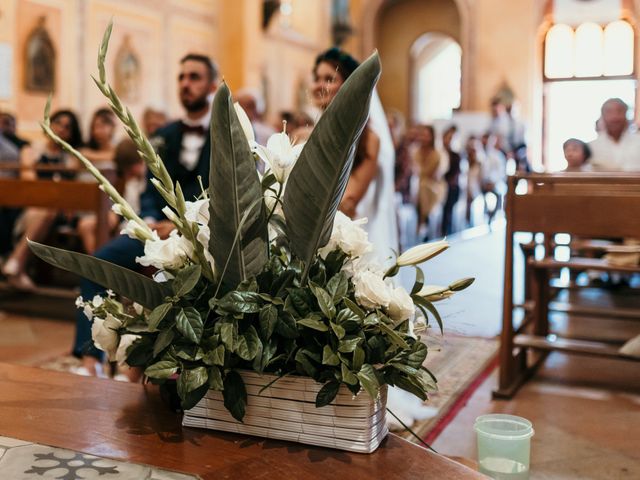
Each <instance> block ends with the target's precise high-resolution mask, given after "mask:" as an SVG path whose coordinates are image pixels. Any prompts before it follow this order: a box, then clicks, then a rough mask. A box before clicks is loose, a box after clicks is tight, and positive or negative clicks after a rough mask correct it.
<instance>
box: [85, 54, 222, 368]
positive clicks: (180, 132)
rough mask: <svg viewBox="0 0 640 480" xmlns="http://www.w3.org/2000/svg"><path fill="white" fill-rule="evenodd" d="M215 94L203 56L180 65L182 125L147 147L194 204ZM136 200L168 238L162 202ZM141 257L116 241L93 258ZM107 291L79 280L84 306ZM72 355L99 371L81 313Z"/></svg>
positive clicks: (128, 263)
mask: <svg viewBox="0 0 640 480" xmlns="http://www.w3.org/2000/svg"><path fill="white" fill-rule="evenodd" d="M217 88H218V69H217V67H216V65H215V64H214V63H213V61H212V60H211V59H210V58H209V57H207V56H205V55H198V54H193V53H190V54H188V55H186V56H185V57H183V58H182V60H180V74H179V75H178V95H179V97H180V103H181V104H182V106H183V107H184V110H185V114H184V116H183V118H182V119H181V120H178V121H176V122H173V123H170V124H169V125H167V126H165V127H163V128H161V129H159V130H158V131H157V132H156V133H155V135H154V136H153V138H152V139H151V143H152V144H155V145H156V146H157V149H158V153H159V155H160V157H161V158H162V161H163V162H164V164H165V166H166V168H167V171H168V172H169V175H170V176H171V178H172V179H173V181H174V182H180V186H181V187H182V191H183V193H184V197H185V199H186V200H194V199H195V198H196V197H199V196H200V194H201V193H202V189H201V187H200V182H199V180H198V177H200V178H201V179H202V182H203V184H204V186H205V188H206V186H207V184H208V181H209V153H210V151H211V140H210V137H209V120H210V117H211V103H210V97H211V96H212V95H213V94H214V93H215V91H216V89H217ZM150 179H151V175H147V188H146V190H145V192H144V193H143V194H142V196H141V197H140V208H141V211H140V217H142V218H143V219H144V220H145V222H147V223H148V224H149V226H150V227H151V229H152V230H156V231H157V232H158V235H159V236H160V238H166V237H168V236H169V233H170V232H171V230H173V229H174V228H175V227H174V225H173V223H172V222H171V221H169V220H167V219H166V218H165V217H164V215H163V213H162V209H163V208H164V207H165V206H166V202H165V201H164V200H163V199H162V197H161V196H160V194H159V193H158V192H157V191H156V189H155V187H154V186H153V185H152V184H151V182H150ZM142 255H144V247H143V244H142V243H141V242H139V241H138V240H135V239H132V238H129V237H127V236H125V235H120V236H118V237H116V238H114V239H113V240H111V241H110V242H109V243H107V244H106V245H104V246H103V247H102V248H100V249H99V250H98V251H97V252H96V254H95V256H96V257H97V258H100V259H103V260H106V261H109V262H111V263H115V264H117V265H120V266H123V267H126V268H129V269H132V270H135V269H137V268H138V265H137V264H136V261H135V259H136V257H139V256H142ZM104 291H105V290H104V288H103V287H102V286H100V285H98V284H96V283H93V282H91V281H89V280H86V279H83V280H82V282H81V284H80V292H81V295H82V298H83V299H85V301H90V300H91V299H93V297H94V296H95V295H97V294H101V293H103V292H104ZM73 355H74V356H76V357H79V358H82V364H83V366H82V367H81V368H80V369H78V372H77V373H79V374H83V375H96V374H98V373H99V372H98V371H97V370H99V369H100V359H101V358H102V352H101V351H99V350H98V349H96V348H95V347H94V346H93V342H92V341H91V322H90V320H89V319H88V318H87V317H86V316H85V314H84V312H83V311H82V310H80V309H79V310H78V312H77V314H76V338H75V342H74V346H73Z"/></svg>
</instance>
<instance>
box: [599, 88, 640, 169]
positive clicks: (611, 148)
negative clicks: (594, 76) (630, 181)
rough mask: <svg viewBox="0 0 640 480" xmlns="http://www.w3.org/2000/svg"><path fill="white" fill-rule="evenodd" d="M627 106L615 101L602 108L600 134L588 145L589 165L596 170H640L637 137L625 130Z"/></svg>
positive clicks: (611, 99)
mask: <svg viewBox="0 0 640 480" xmlns="http://www.w3.org/2000/svg"><path fill="white" fill-rule="evenodd" d="M627 110H628V106H627V104H626V103H624V102H623V101H622V100H620V99H619V98H610V99H609V100H607V101H606V102H604V104H603V105H602V109H601V113H602V118H601V119H602V129H603V130H602V131H601V132H600V133H599V135H598V138H596V139H595V140H594V141H592V142H591V143H589V148H590V149H591V162H590V163H591V165H592V167H593V169H594V170H600V171H625V172H634V171H640V154H639V152H640V135H639V134H638V133H636V132H632V131H630V130H629V120H628V119H627Z"/></svg>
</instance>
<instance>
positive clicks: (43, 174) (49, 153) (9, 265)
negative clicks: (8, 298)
mask: <svg viewBox="0 0 640 480" xmlns="http://www.w3.org/2000/svg"><path fill="white" fill-rule="evenodd" d="M51 129H52V130H53V131H54V132H55V133H56V134H57V135H58V136H59V137H60V138H62V139H63V140H64V141H66V142H67V143H68V144H69V145H71V146H72V147H74V148H80V147H81V146H82V132H81V131H80V123H79V122H78V117H77V116H76V115H75V113H73V112H72V111H70V110H58V111H57V112H55V113H54V114H53V115H52V116H51ZM38 167H46V168H47V169H46V170H41V171H38V170H37V168H38ZM77 167H78V163H77V161H76V160H75V159H74V158H73V157H72V156H70V155H69V154H67V153H66V152H64V151H63V150H62V148H61V147H60V146H59V145H58V144H57V143H56V142H54V141H53V140H51V139H47V140H46V141H45V142H44V143H43V144H41V145H34V146H25V147H24V148H23V149H22V150H21V151H20V179H21V180H36V179H43V180H60V179H72V178H73V177H74V176H75V173H74V172H73V169H76V168H77ZM59 213H60V212H59V211H58V210H55V209H50V208H36V207H33V208H27V209H26V210H25V211H24V213H23V215H22V216H21V218H20V219H19V220H18V222H17V223H18V225H17V226H16V229H17V230H18V231H21V232H22V235H21V236H20V239H19V240H18V241H17V243H16V246H15V248H14V249H13V251H12V252H11V255H10V256H9V258H8V259H7V261H6V262H5V264H4V265H3V266H2V269H1V272H2V275H4V276H5V277H7V280H8V282H9V284H10V285H11V286H12V287H14V288H15V289H17V290H22V291H32V290H34V289H35V287H36V286H35V284H34V283H33V280H32V279H31V278H30V277H29V275H27V272H26V270H27V262H28V260H29V258H30V256H31V251H30V250H29V246H28V245H27V238H29V239H31V240H35V241H38V242H41V241H42V240H44V239H45V237H46V236H47V235H48V233H49V231H50V230H51V227H52V226H53V224H54V223H55V221H56V218H58V215H59Z"/></svg>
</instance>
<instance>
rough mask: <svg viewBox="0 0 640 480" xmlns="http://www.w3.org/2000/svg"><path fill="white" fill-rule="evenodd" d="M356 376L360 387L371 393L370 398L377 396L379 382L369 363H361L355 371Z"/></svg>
mask: <svg viewBox="0 0 640 480" xmlns="http://www.w3.org/2000/svg"><path fill="white" fill-rule="evenodd" d="M356 376H357V377H358V380H360V385H362V388H364V389H365V390H366V391H367V393H368V394H369V395H371V398H374V399H375V398H378V391H379V390H380V384H379V383H378V379H377V377H376V372H375V370H374V368H373V367H372V366H371V365H369V364H364V365H362V368H360V371H359V372H358V373H356Z"/></svg>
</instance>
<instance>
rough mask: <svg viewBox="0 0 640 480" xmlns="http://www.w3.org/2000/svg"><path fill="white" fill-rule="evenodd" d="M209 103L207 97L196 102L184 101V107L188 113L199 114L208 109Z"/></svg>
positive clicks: (184, 99) (197, 99)
mask: <svg viewBox="0 0 640 480" xmlns="http://www.w3.org/2000/svg"><path fill="white" fill-rule="evenodd" d="M208 105H209V103H208V102H207V96H206V95H205V96H203V97H199V98H196V99H194V100H190V99H186V98H183V99H182V106H183V107H184V108H185V110H186V111H187V112H199V111H201V110H204V109H205V108H207V106H208Z"/></svg>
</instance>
